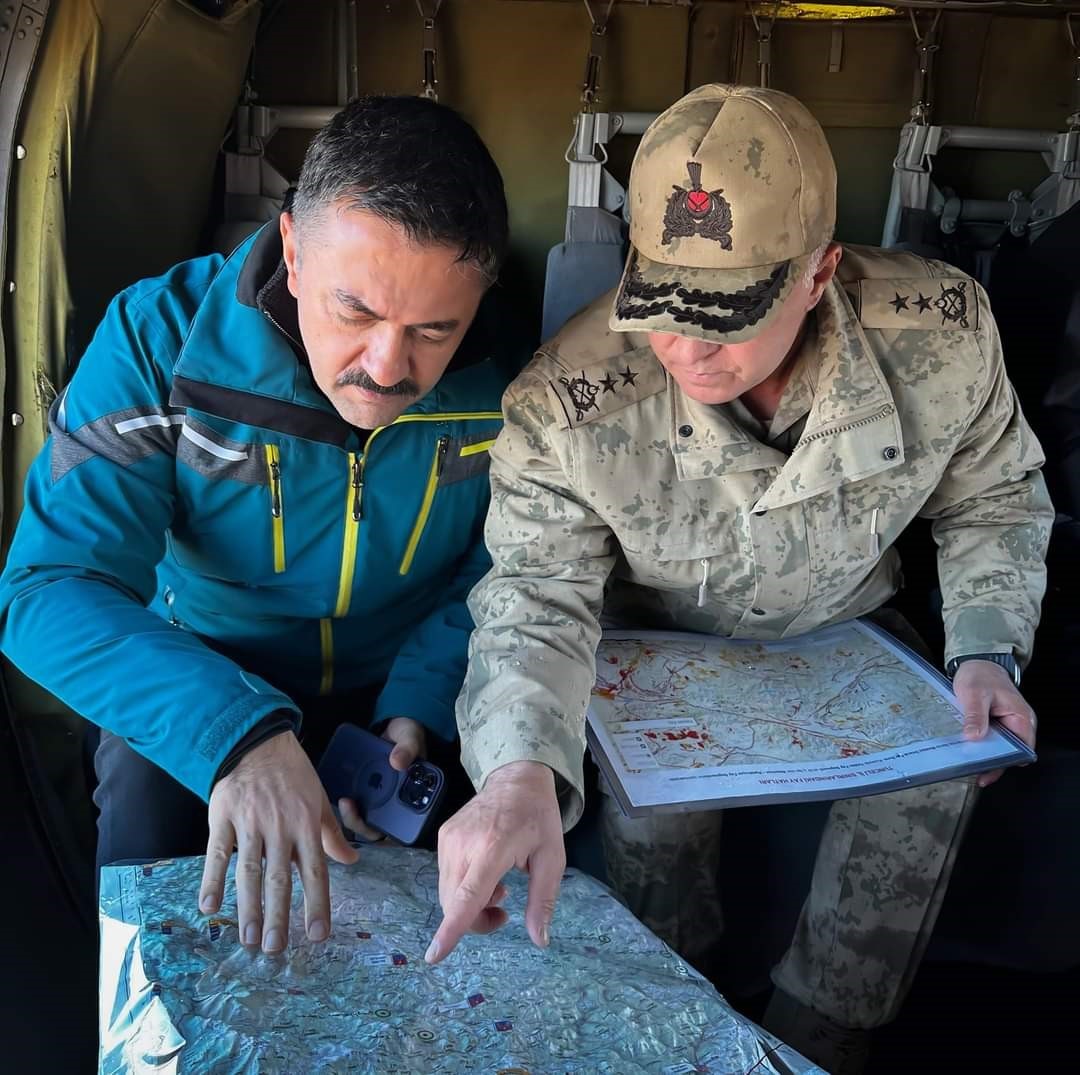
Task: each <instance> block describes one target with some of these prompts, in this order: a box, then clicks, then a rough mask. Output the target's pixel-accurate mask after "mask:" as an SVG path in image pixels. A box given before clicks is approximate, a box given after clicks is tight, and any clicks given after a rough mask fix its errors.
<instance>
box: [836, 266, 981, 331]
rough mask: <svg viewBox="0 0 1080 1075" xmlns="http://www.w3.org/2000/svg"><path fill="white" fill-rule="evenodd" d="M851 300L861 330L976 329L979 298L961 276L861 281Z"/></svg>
mask: <svg viewBox="0 0 1080 1075" xmlns="http://www.w3.org/2000/svg"><path fill="white" fill-rule="evenodd" d="M852 297H853V299H854V300H855V308H856V310H857V312H858V314H859V321H860V322H861V324H862V326H863V327H864V328H876V329H893V330H897V329H910V328H913V329H922V330H923V331H936V332H940V331H946V332H974V331H975V330H976V329H977V328H978V327H979V295H978V292H977V291H976V289H975V284H974V282H973V281H972V280H970V279H969V278H967V277H964V276H928V277H919V278H917V279H914V280H860V281H858V283H857V284H856V285H855V292H854V294H853V296H852Z"/></svg>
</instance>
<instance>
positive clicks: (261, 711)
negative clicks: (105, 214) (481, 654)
mask: <svg viewBox="0 0 1080 1075" xmlns="http://www.w3.org/2000/svg"><path fill="white" fill-rule="evenodd" d="M280 249H281V248H280V239H279V238H278V236H277V229H276V224H271V225H268V226H267V227H266V228H264V229H263V230H262V231H260V232H259V233H257V234H256V235H255V236H253V237H252V238H251V239H249V240H248V241H247V242H246V243H244V244H243V245H242V246H241V247H240V248H238V249H237V251H236V252H235V253H233V254H232V255H231V256H230V257H229V258H228V259H227V260H223V259H222V258H221V257H220V256H218V255H214V256H210V257H204V258H199V259H197V260H194V261H188V262H185V263H183V264H181V265H178V266H176V267H175V268H173V269H172V270H170V271H169V272H168V273H166V274H165V275H164V276H162V277H159V278H157V279H153V280H146V281H143V282H141V283H138V284H136V285H134V286H133V287H131V288H129V289H128V290H127V291H124V292H123V293H122V294H120V295H119V296H118V297H117V298H116V299H115V300H114V301H113V303H112V304H111V306H110V307H109V310H108V312H107V314H106V316H105V318H104V320H103V322H102V324H101V325H100V327H99V329H98V331H97V333H96V335H95V337H94V339H93V341H92V343H91V344H90V347H89V349H88V350H87V352H86V354H85V356H84V357H83V359H82V361H81V362H80V364H79V368H78V370H77V372H76V374H75V376H74V377H73V378H72V381H71V383H70V385H69V386H68V388H67V390H66V391H65V392H64V394H63V395H62V396H61V397H60V399H59V400H58V401H57V403H56V404H55V405H54V407H53V409H52V412H51V415H50V434H51V435H50V437H49V440H48V442H47V443H46V445H45V447H44V448H43V450H42V452H41V454H40V455H39V457H38V458H37V460H36V461H35V463H34V464H33V466H32V468H31V470H30V473H29V476H28V479H27V484H26V501H25V507H24V510H23V514H22V517H21V518H20V521H19V525H18V529H17V532H16V534H15V538H14V541H13V544H12V548H11V551H10V553H9V556H8V561H7V565H6V568H5V570H4V573H3V576H2V578H0V647H2V648H3V651H4V652H5V653H6V654H7V656H8V657H9V658H10V659H11V660H12V661H13V662H14V663H15V664H16V665H17V666H18V667H19V668H20V669H22V671H23V672H25V673H26V674H27V675H28V676H30V677H31V678H32V679H34V680H36V681H37V682H39V683H41V684H42V685H43V686H45V687H46V688H47V689H48V690H50V691H51V692H52V693H54V694H55V695H56V696H57V697H59V698H60V699H61V700H63V701H64V702H66V703H67V704H68V705H69V706H71V707H72V708H73V709H75V710H76V711H77V712H79V713H81V714H82V715H84V716H85V717H86V718H87V719H89V720H91V721H93V722H94V723H95V724H98V725H100V726H101V727H103V728H107V729H108V730H110V731H111V732H114V733H115V734H117V735H119V736H122V737H123V738H124V739H126V740H127V741H128V742H129V743H130V744H131V746H132V747H134V748H135V749H136V750H138V751H139V752H140V753H142V754H143V755H145V756H146V757H147V758H149V759H150V760H151V761H153V762H155V763H156V764H157V765H159V766H160V767H161V768H163V769H165V770H166V771H167V772H169V773H171V774H172V775H173V776H174V777H175V778H176V779H177V780H179V781H180V782H181V783H182V784H184V785H185V786H187V787H188V788H190V789H191V790H192V791H194V792H196V793H197V794H199V795H201V796H203V797H204V798H205V797H208V796H209V793H210V790H211V788H212V785H213V781H214V777H215V775H216V773H217V772H218V769H219V768H220V766H221V765H222V763H223V762H224V761H225V759H226V758H228V756H229V754H230V752H231V751H232V749H233V747H234V746H235V745H236V744H237V743H238V742H240V740H241V739H243V738H244V736H245V735H246V734H247V733H248V732H249V731H250V730H251V729H252V728H253V727H254V726H255V725H256V724H258V723H260V722H261V721H263V720H265V719H266V718H267V717H269V716H270V715H271V714H275V713H279V712H281V713H288V714H290V716H291V719H293V720H294V721H295V722H296V723H297V724H298V723H299V719H300V714H299V710H298V708H297V705H296V703H295V701H294V699H296V698H305V697H312V696H315V695H320V694H321V695H327V694H339V693H346V692H349V691H353V690H359V689H362V688H371V687H373V686H374V685H377V684H385V685H384V686H383V688H382V691H381V693H380V695H379V697H378V701H377V704H376V710H375V716H374V719H375V720H382V719H385V718H386V717H390V716H395V715H401V716H409V717H412V718H414V719H416V720H418V721H420V722H421V723H422V724H424V725H425V726H426V727H427V728H428V729H430V730H431V731H432V732H434V733H435V734H437V735H440V736H442V737H444V738H446V739H453V737H454V735H455V734H456V733H455V727H454V716H453V708H454V699H455V697H456V695H457V692H458V689H459V687H460V684H461V680H462V678H463V676H464V670H465V661H466V646H467V641H468V636H469V632H470V631H471V629H472V621H471V619H470V617H469V613H468V610H467V609H466V606H465V598H466V596H467V594H468V591H469V590H470V588H471V587H472V585H473V584H474V583H475V582H476V581H477V579H479V577H480V576H481V575H482V574H483V573H484V571H486V570H487V567H488V566H489V560H488V557H487V553H486V551H485V550H484V547H483V540H482V528H483V520H484V516H485V512H486V508H487V502H488V478H487V463H488V455H487V449H488V447H489V445H490V444H491V442H492V440H493V438H494V437H495V436H496V434H497V433H498V431H499V428H500V425H501V414H500V411H499V401H500V395H501V391H502V388H503V387H504V386H505V380H506V378H505V376H503V375H501V374H500V373H499V372H497V370H496V368H495V365H494V364H493V362H492V361H491V360H490V359H483V360H480V361H476V362H473V363H472V364H464V365H463V364H461V363H459V359H461V358H462V352H461V351H460V350H459V354H458V356H455V360H454V361H453V362H452V363H451V366H450V369H449V370H448V372H447V373H446V374H445V375H444V376H443V378H442V380H440V382H439V384H438V385H437V387H436V388H435V389H434V390H433V391H432V392H431V393H429V394H428V395H427V396H425V397H424V398H423V399H421V400H419V401H418V402H417V403H416V404H415V405H414V406H412V407H410V408H409V409H408V410H407V411H406V412H405V413H404V414H403V415H402V416H401V417H400V418H398V419H397V420H396V421H395V422H393V423H392V424H390V425H388V426H385V427H383V428H381V429H377V430H375V431H373V432H372V433H371V434H370V435H369V436H368V437H367V438H366V441H365V438H364V435H363V434H362V433H359V432H358V431H357V430H355V429H354V428H353V427H351V426H349V425H348V424H346V423H345V422H344V421H343V420H342V419H341V418H340V417H339V416H338V414H337V412H336V411H335V410H334V409H333V407H332V406H331V405H330V403H329V402H328V401H327V399H326V398H325V397H324V396H323V395H322V394H321V393H320V392H319V391H318V390H317V388H316V387H315V383H314V381H313V380H312V378H311V375H310V372H309V370H308V367H307V365H306V361H305V359H304V356H303V351H302V349H301V348H300V345H299V343H298V342H297V340H296V339H293V338H292V337H293V336H298V335H299V334H298V331H295V330H294V331H293V332H290V331H289V325H288V318H287V315H288V300H287V299H286V302H285V304H284V305H285V308H286V315H283V316H276V317H275V316H274V309H275V308H274V305H273V303H274V302H275V301H279V300H280V297H281V296H282V295H285V294H286V293H285V290H284V273H283V269H282V266H281V263H280ZM291 316H292V318H293V319H294V320H295V303H292V306H291ZM459 366H460V368H459Z"/></svg>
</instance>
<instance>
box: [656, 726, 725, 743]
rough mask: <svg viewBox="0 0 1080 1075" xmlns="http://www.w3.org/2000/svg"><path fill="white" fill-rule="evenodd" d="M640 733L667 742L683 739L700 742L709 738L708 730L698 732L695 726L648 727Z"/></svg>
mask: <svg viewBox="0 0 1080 1075" xmlns="http://www.w3.org/2000/svg"><path fill="white" fill-rule="evenodd" d="M641 734H642V735H644V736H645V737H646V738H647V739H663V740H664V741H665V742H668V743H681V742H682V741H683V740H685V739H692V740H695V741H697V742H700V741H702V740H704V739H708V738H709V733H708V732H699V731H698V730H697V729H696V728H675V729H673V730H669V729H667V728H665V729H663V730H662V731H654V730H653V729H651V728H650V729H649V730H648V731H645V732H642V733H641Z"/></svg>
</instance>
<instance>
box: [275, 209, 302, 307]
mask: <svg viewBox="0 0 1080 1075" xmlns="http://www.w3.org/2000/svg"><path fill="white" fill-rule="evenodd" d="M278 227H279V228H280V229H281V256H282V258H283V260H284V261H285V273H286V277H287V281H288V286H289V294H290V295H292V297H293V298H294V299H298V298H299V297H300V285H299V272H300V237H299V236H298V235H297V233H296V221H295V220H294V219H293V215H292V213H282V214H281V216H280V217H278Z"/></svg>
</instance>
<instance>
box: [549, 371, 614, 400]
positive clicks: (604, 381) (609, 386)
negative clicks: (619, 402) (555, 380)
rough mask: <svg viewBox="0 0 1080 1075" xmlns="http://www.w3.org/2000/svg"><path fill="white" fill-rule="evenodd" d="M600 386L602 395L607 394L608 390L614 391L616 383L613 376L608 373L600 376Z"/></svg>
mask: <svg viewBox="0 0 1080 1075" xmlns="http://www.w3.org/2000/svg"><path fill="white" fill-rule="evenodd" d="M563 383H564V384H565V383H566V382H565V381H564V382H563ZM600 387H601V388H602V389H603V390H604V395H607V394H608V392H614V391H615V389H616V388H617V387H618V385H616V383H615V378H614V377H612V376H611V374H610V373H609V374H608V375H607V376H606V377H601V378H600Z"/></svg>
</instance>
